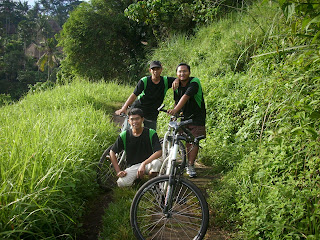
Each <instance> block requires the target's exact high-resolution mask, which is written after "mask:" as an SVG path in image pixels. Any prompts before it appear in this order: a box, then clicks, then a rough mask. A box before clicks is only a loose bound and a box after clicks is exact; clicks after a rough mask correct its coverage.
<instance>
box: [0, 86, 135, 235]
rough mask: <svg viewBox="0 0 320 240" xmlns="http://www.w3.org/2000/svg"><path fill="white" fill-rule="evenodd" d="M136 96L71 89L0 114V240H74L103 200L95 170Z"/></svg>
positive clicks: (109, 89)
mask: <svg viewBox="0 0 320 240" xmlns="http://www.w3.org/2000/svg"><path fill="white" fill-rule="evenodd" d="M130 91H132V89H130V88H127V89H124V88H123V86H118V85H117V84H108V85H106V84H105V83H102V82H101V83H96V84H89V83H87V82H74V83H73V84H70V85H66V86H58V87H55V88H54V89H52V90H47V91H40V92H38V93H34V94H29V95H28V96H26V97H25V98H24V99H23V100H22V101H20V102H18V103H17V104H14V105H10V106H4V107H2V108H0V143H1V148H0V169H1V170H0V179H1V188H0V238H1V239H23V238H25V239H44V238H46V239H56V238H58V236H60V237H62V236H63V237H62V238H63V239H73V237H74V233H75V229H76V228H77V227H78V223H79V222H78V221H79V217H80V216H81V215H82V214H83V211H84V209H83V206H84V202H85V201H86V200H87V199H88V198H92V197H93V196H94V195H95V194H97V192H98V187H97V184H96V183H95V176H96V173H95V165H96V163H97V159H99V157H100V155H101V153H102V152H103V150H104V149H105V148H106V147H107V146H108V145H109V144H110V143H111V142H113V141H114V140H115V137H116V136H117V134H118V133H117V131H116V129H117V128H115V127H114V126H113V124H111V123H110V113H111V112H113V111H114V110H115V108H116V107H118V105H117V104H119V102H123V101H124V100H125V97H126V96H127V95H128V94H129V92H130Z"/></svg>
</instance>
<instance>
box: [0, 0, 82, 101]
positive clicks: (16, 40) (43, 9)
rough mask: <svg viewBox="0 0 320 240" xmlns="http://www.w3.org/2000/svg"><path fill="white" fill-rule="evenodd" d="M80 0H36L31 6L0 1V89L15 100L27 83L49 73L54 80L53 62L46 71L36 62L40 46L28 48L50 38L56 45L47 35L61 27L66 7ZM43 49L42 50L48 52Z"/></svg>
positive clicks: (39, 80) (40, 79) (24, 3)
mask: <svg viewBox="0 0 320 240" xmlns="http://www.w3.org/2000/svg"><path fill="white" fill-rule="evenodd" d="M79 3H80V1H75V0H64V1H55V0H41V4H40V3H39V2H36V3H35V5H34V6H33V7H30V6H28V5H27V2H26V1H23V3H22V1H11V0H4V1H1V2H0V22H1V24H0V35H1V38H0V93H2V94H9V95H10V96H11V97H12V99H14V100H17V99H19V98H20V97H21V96H23V95H24V94H25V93H26V92H27V91H28V85H32V84H35V83H37V82H44V81H46V80H47V79H48V78H49V77H48V75H50V80H55V74H56V72H57V70H56V69H57V68H56V66H55V67H53V68H52V67H48V68H47V73H48V74H43V73H41V72H39V69H38V68H37V66H36V63H37V61H38V60H39V58H40V57H41V55H42V54H43V52H42V50H43V49H42V50H41V49H36V50H38V51H39V53H38V54H37V52H36V51H34V52H33V51H30V49H32V47H34V46H38V45H40V43H41V42H46V43H48V42H50V41H51V44H50V45H51V47H50V48H51V49H53V47H55V45H54V46H52V45H53V44H52V43H53V42H52V40H49V39H54V34H55V33H56V32H57V31H59V29H60V27H59V24H60V25H62V23H64V21H65V20H66V18H67V17H68V14H69V11H71V10H72V9H73V8H74V7H75V6H76V5H78V4H79ZM47 46H48V45H47ZM46 50H48V48H46ZM46 50H45V51H44V52H45V53H48V51H46ZM60 51H61V50H60ZM54 55H56V54H54ZM47 56H49V55H47V54H45V55H44V56H43V57H44V58H46V57H47ZM44 58H43V59H44ZM48 59H52V56H51V57H50V58H48ZM41 62H42V63H44V62H47V61H41ZM50 65H51V66H52V64H50Z"/></svg>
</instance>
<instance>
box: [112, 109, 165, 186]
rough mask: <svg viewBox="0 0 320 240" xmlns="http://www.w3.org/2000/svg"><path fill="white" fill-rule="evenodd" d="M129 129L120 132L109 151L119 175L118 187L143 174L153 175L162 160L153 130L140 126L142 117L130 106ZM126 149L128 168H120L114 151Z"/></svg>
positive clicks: (141, 113) (138, 110)
mask: <svg viewBox="0 0 320 240" xmlns="http://www.w3.org/2000/svg"><path fill="white" fill-rule="evenodd" d="M128 116H129V124H130V125H131V129H129V130H126V131H124V132H122V133H121V134H120V135H119V137H118V139H117V140H116V142H115V143H114V145H113V147H112V149H111V151H110V158H111V162H112V164H113V167H114V169H115V171H116V173H117V176H118V177H119V179H118V181H117V183H118V186H119V187H125V186H130V185H132V183H133V182H134V180H135V179H137V178H141V177H142V176H143V175H144V174H149V175H150V176H152V177H154V176H156V175H157V173H158V172H159V170H160V167H161V165H162V161H161V160H159V159H158V158H160V157H161V155H162V150H161V145H160V142H159V138H158V135H157V133H156V131H155V130H153V129H149V128H145V127H143V126H142V124H143V121H144V117H143V112H142V110H141V109H139V108H131V109H130V110H129V112H128ZM122 150H125V151H126V158H127V163H128V165H129V167H128V168H126V169H123V170H121V169H120V167H119V165H118V161H117V159H116V155H115V153H119V152H121V151H122Z"/></svg>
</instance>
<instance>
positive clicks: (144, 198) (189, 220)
mask: <svg viewBox="0 0 320 240" xmlns="http://www.w3.org/2000/svg"><path fill="white" fill-rule="evenodd" d="M160 110H162V111H166V110H163V109H160ZM190 123H192V120H186V121H180V122H178V121H177V119H175V120H171V121H170V126H171V127H172V129H173V133H174V134H173V135H172V137H173V147H171V148H170V150H169V155H168V156H169V159H168V164H167V172H168V175H164V176H159V177H156V178H153V179H151V180H149V181H148V182H146V183H145V184H144V185H142V186H141V187H140V188H139V190H138V191H137V193H136V195H135V197H134V199H133V202H132V204H131V208H130V223H131V226H132V228H133V232H134V235H135V236H136V238H137V239H141V240H144V239H169V240H171V239H172V240H173V239H183V240H186V239H194V240H195V239H196V240H200V239H203V237H204V236H205V233H206V231H207V228H208V222H209V209H208V204H207V202H206V199H205V198H204V196H203V194H202V193H201V191H200V189H199V188H198V187H197V186H196V185H195V184H194V183H192V182H191V181H189V180H187V179H185V178H183V173H184V170H185V166H186V158H182V162H181V163H179V164H177V162H176V160H177V156H178V153H179V148H180V143H179V142H181V141H185V142H189V143H193V144H199V141H200V140H201V139H203V138H204V136H201V137H196V138H195V137H194V136H193V135H192V134H191V133H190V131H188V129H186V128H185V126H186V125H188V124H190ZM181 132H182V133H181Z"/></svg>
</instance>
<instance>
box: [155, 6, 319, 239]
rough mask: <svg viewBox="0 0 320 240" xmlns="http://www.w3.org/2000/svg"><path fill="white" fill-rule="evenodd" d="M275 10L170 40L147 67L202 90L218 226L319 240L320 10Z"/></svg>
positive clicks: (253, 235)
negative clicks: (187, 74)
mask: <svg viewBox="0 0 320 240" xmlns="http://www.w3.org/2000/svg"><path fill="white" fill-rule="evenodd" d="M280 4H281V5H280V7H282V10H281V9H280V8H279V5H277V4H275V3H271V2H266V1H265V2H263V3H261V4H256V5H253V6H252V7H251V8H249V9H248V10H247V11H245V12H243V13H238V14H231V15H230V17H229V18H227V19H222V20H221V21H219V23H215V24H213V25H212V26H208V27H206V28H203V29H200V31H199V32H198V33H197V35H196V36H195V37H194V38H189V39H186V38H185V37H184V36H178V37H175V38H173V39H172V40H171V41H169V42H167V43H164V44H163V45H162V46H161V48H160V50H158V51H156V53H155V54H154V55H153V58H157V59H160V60H162V61H163V62H164V63H166V66H168V68H169V69H170V71H169V73H170V74H174V68H175V66H176V64H177V63H178V62H180V61H186V62H188V63H190V64H191V66H192V75H193V76H197V77H199V78H200V79H201V80H202V82H203V85H204V89H205V91H206V92H205V97H206V103H207V108H208V121H207V127H208V133H209V136H208V138H207V140H206V143H205V146H204V147H205V151H204V152H205V153H207V156H206V157H205V158H204V159H203V161H204V162H206V163H207V164H209V165H212V166H213V167H215V168H216V170H217V171H218V172H225V175H224V177H223V178H222V179H221V181H219V182H217V184H216V188H215V189H212V191H211V197H210V199H209V201H210V204H211V206H212V207H214V208H215V209H216V213H217V219H216V221H217V222H218V223H220V225H221V226H224V227H225V226H226V223H229V224H228V225H229V226H236V227H238V229H239V230H241V231H240V232H241V233H242V234H243V235H242V236H239V237H241V238H243V239H283V238H286V239H301V238H307V239H318V238H319V230H320V229H319V226H320V224H319V221H320V219H319V200H320V199H319V196H320V192H319V187H318V186H319V178H320V174H319V163H320V161H319V117H320V111H319V110H320V109H319V106H320V105H319V94H320V92H319V91H320V89H319V86H320V85H319V79H320V78H319V73H320V71H319V70H320V69H319V59H320V56H319V38H318V36H319V20H318V18H319V8H320V6H319V4H311V3H310V4H308V3H306V2H302V1H301V3H300V4H299V3H297V2H295V1H281V2H280ZM283 13H285V14H283ZM160 125H161V124H160Z"/></svg>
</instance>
